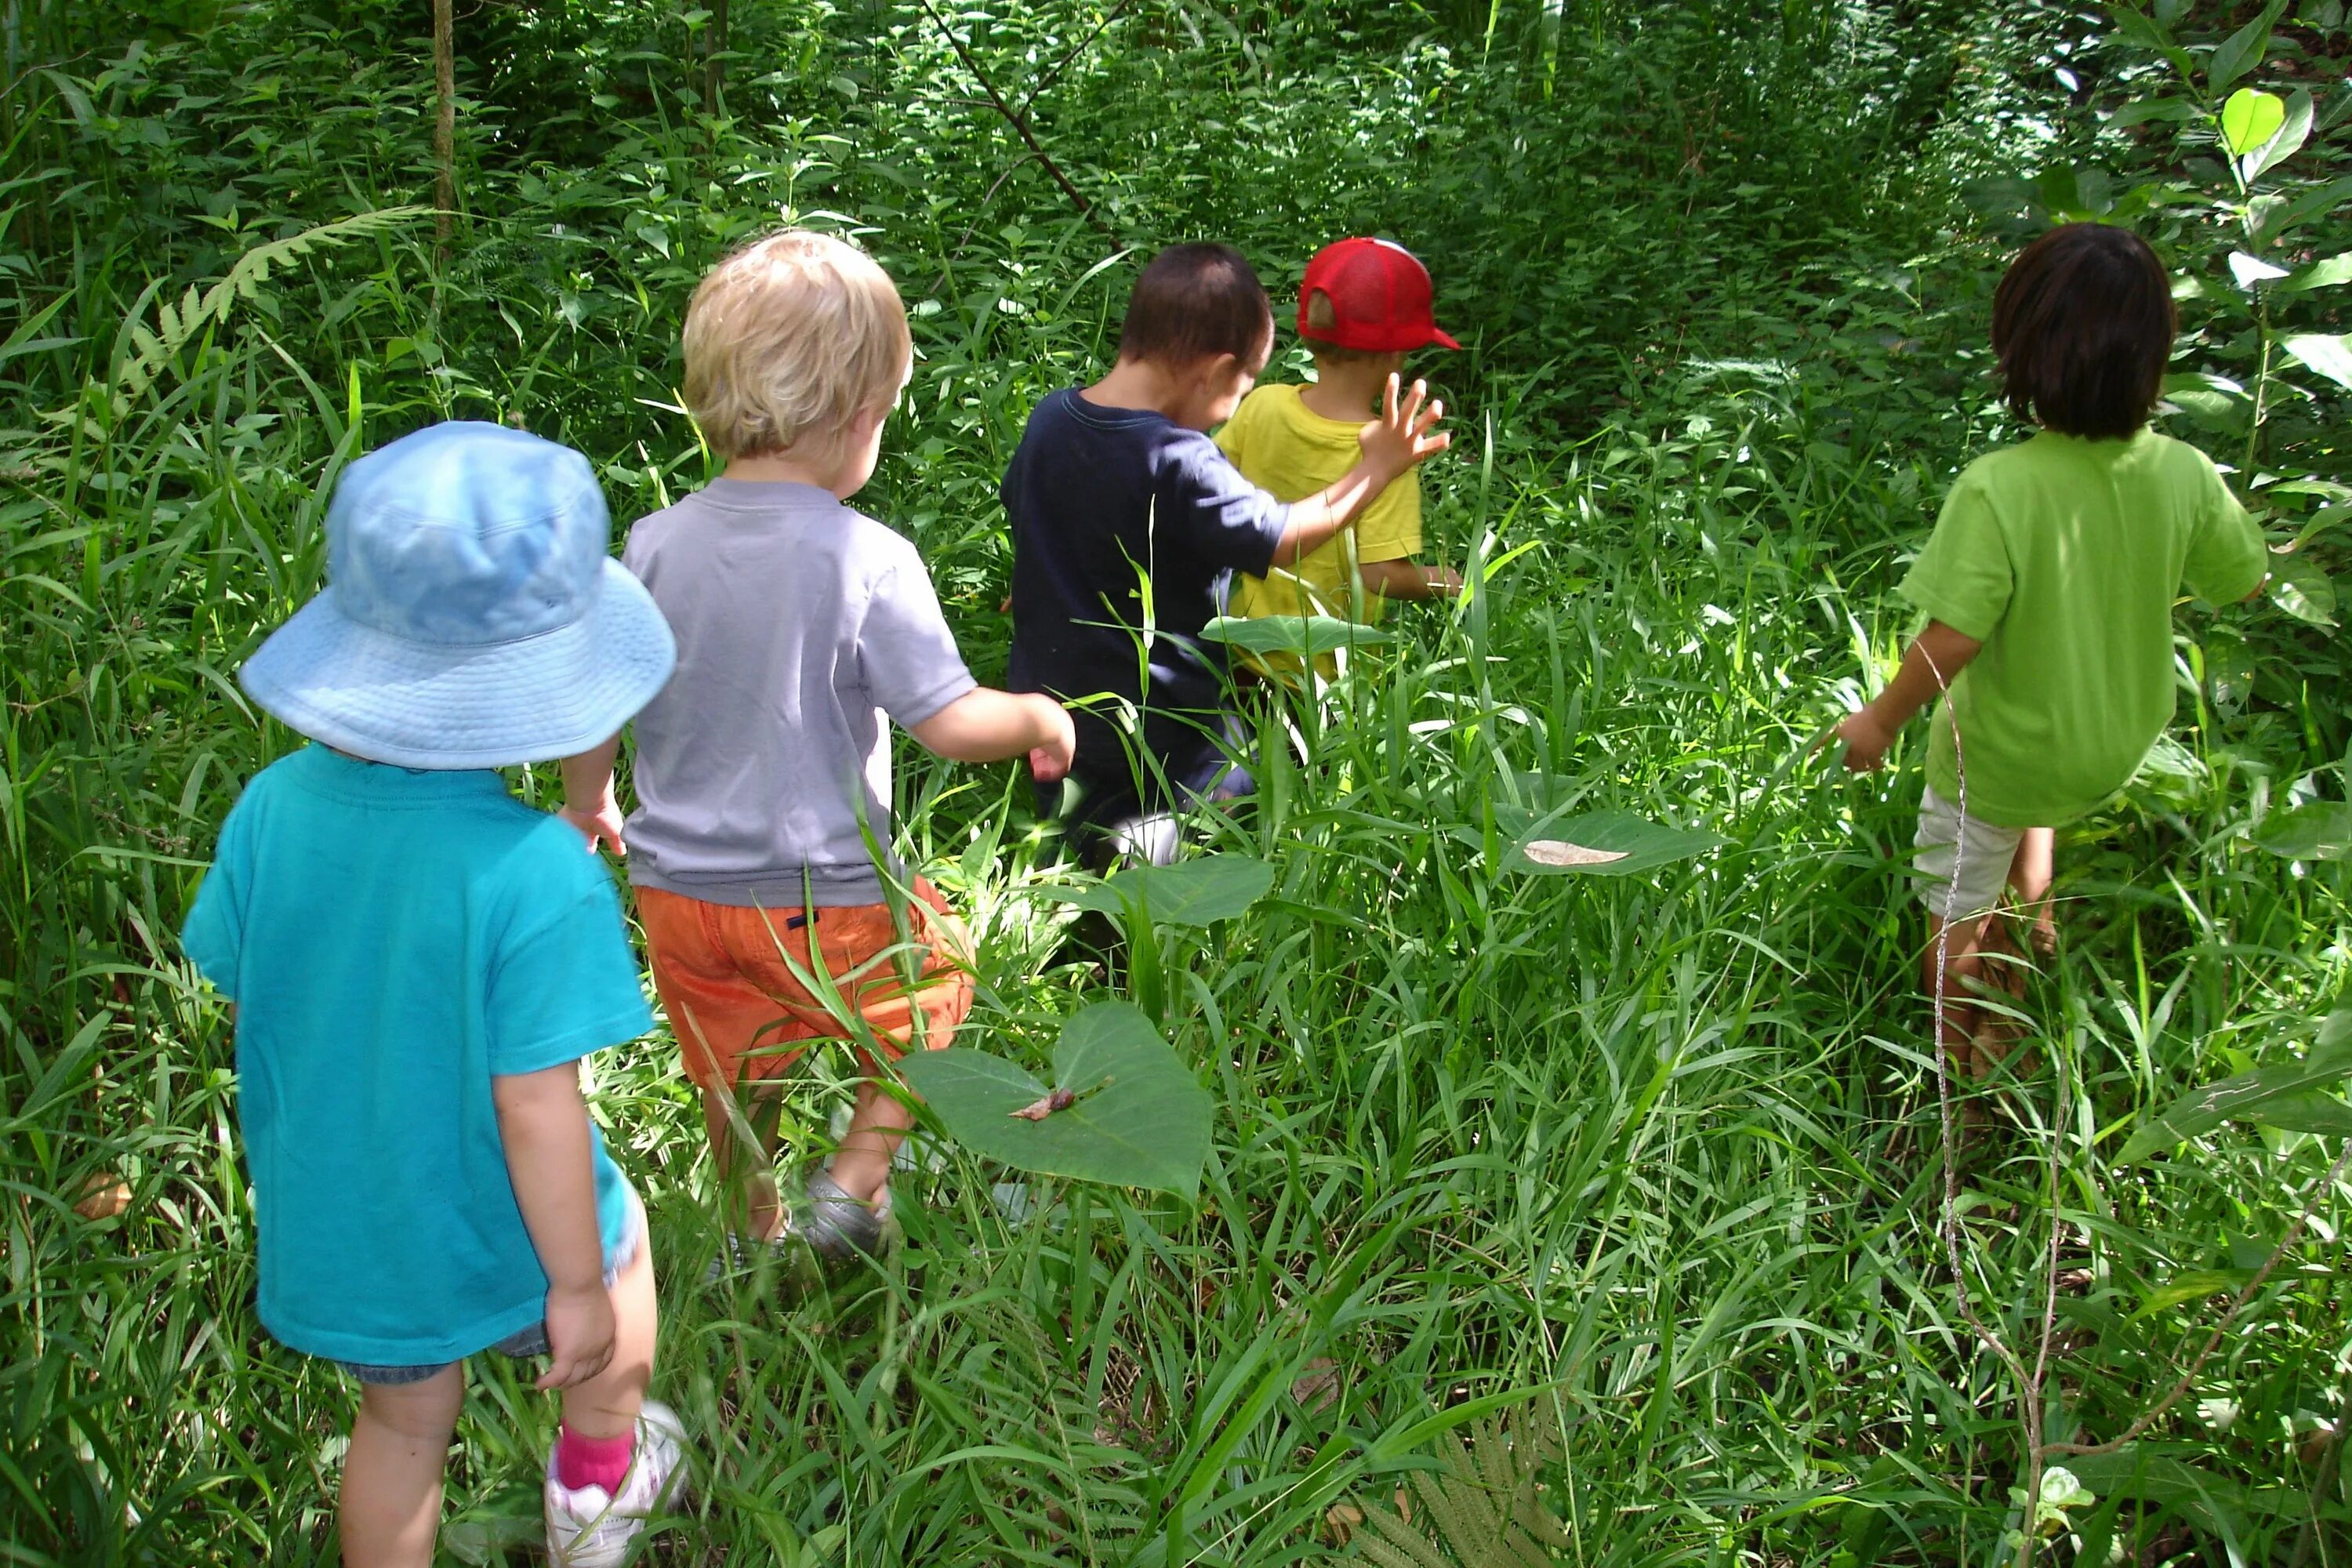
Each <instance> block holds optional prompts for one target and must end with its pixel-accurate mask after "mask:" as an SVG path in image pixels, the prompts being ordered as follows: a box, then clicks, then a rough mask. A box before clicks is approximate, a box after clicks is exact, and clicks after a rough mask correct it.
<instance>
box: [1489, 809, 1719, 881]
mask: <svg viewBox="0 0 2352 1568" xmlns="http://www.w3.org/2000/svg"><path fill="white" fill-rule="evenodd" d="M1727 842H1728V840H1727V839H1725V838H1723V837H1721V836H1719V835H1717V834H1713V833H1706V832H1702V831H1700V830H1698V829H1696V828H1689V827H1668V826H1665V825H1664V824H1663V823H1657V822H1652V821H1650V820H1649V819H1648V818H1646V817H1641V816H1634V815H1633V813H1632V812H1630V811H1593V812H1587V813H1586V814H1585V815H1583V816H1571V817H1569V818H1566V819H1565V820H1545V821H1540V822H1538V823H1537V824H1536V825H1535V826H1533V827H1531V828H1529V829H1528V831H1527V832H1526V833H1525V834H1524V835H1523V836H1522V837H1520V838H1519V840H1518V842H1517V843H1516V844H1514V845H1512V847H1511V848H1510V851H1509V853H1508V854H1507V855H1505V856H1504V858H1503V868H1504V869H1505V870H1507V871H1529V872H1533V873H1535V874H1536V875H1538V876H1546V877H1557V876H1562V875H1569V874H1576V875H1581V876H1587V877H1630V876H1633V874H1635V873H1636V872H1640V871H1647V870H1649V869H1651V868H1654V867H1658V866H1664V865H1667V864H1669V863H1671V862H1673V861H1675V860H1687V859H1689V858H1691V857H1692V856H1694V855H1703V854H1705V853H1706V851H1708V850H1710V849H1712V848H1714V847H1716V846H1717V845H1718V844H1723V843H1727Z"/></svg>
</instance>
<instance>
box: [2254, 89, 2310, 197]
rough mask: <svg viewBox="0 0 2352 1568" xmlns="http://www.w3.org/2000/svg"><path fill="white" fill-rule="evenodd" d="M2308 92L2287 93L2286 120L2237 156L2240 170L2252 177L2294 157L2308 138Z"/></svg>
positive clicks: (2297, 90) (2296, 90)
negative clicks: (2247, 150) (2250, 148)
mask: <svg viewBox="0 0 2352 1568" xmlns="http://www.w3.org/2000/svg"><path fill="white" fill-rule="evenodd" d="M2311 120H2312V109H2311V94H2309V93H2308V92H2305V90H2304V89H2301V88H2297V89H2294V92H2292V93H2290V94H2289V95H2288V96H2287V100H2286V123H2285V124H2284V125H2282V126H2280V127H2279V128H2278V129H2277V130H2276V131H2274V132H2272V133H2271V134H2270V135H2269V136H2268V137H2266V138H2265V139H2264V140H2263V143H2262V145H2261V146H2259V147H2256V148H2255V149H2254V150H2253V151H2252V152H2251V153H2247V154H2246V155H2245V156H2244V157H2243V158H2241V159H2239V160H2238V168H2239V170H2240V172H2241V173H2242V174H2244V176H2245V177H2246V178H2247V179H2249V180H2251V179H2253V178H2255V177H2256V176H2258V175H2261V174H2267V173H2268V172H2270V171H2271V170H2273V169H2275V168H2277V167H2278V166H2279V165H2280V164H2281V163H2285V162H2286V161H2287V160H2288V159H2289V158H2292V157H2294V155H2295V153H2298V152H2300V151H2302V149H2303V144H2304V143H2305V142H2307V141H2309V140H2310V139H2311Z"/></svg>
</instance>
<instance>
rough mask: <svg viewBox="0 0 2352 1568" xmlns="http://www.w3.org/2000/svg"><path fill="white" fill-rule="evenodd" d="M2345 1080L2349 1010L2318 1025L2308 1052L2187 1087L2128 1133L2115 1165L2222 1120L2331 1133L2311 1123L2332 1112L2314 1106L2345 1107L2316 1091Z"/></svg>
mask: <svg viewBox="0 0 2352 1568" xmlns="http://www.w3.org/2000/svg"><path fill="white" fill-rule="evenodd" d="M2346 1077H2352V1007H2346V1008H2340V1009H2338V1010H2337V1011H2336V1012H2335V1013H2332V1014H2330V1015H2329V1016H2327V1018H2326V1021H2325V1022H2323V1023H2322V1024H2321V1025H2320V1026H2319V1037H2318V1038H2317V1039H2316V1040H2315V1041H2314V1042H2313V1043H2312V1047H2311V1049H2310V1051H2309V1052H2308V1053H2306V1054H2305V1056H2303V1057H2302V1058H2299V1059H2294V1058H2291V1059H2289V1060H2286V1061H2278V1062H2272V1063H2270V1064H2269V1065H2267V1066H2265V1067H2259V1068H2254V1069H2253V1070H2252V1072H2242V1073H2239V1074H2237V1075H2236V1076H2235V1077H2233V1078H2225V1079H2222V1080H2221V1082H2219V1083H2209V1084H2207V1085H2206V1086H2205V1087H2204V1088H2202V1089H2192V1090H2190V1091H2189V1093H2187V1094H2185V1095H2183V1096H2181V1097H2180V1098H2179V1100H2174V1101H2173V1102H2172V1104H2171V1105H2170V1106H2169V1107H2168V1108H2167V1109H2166V1110H2165V1111H2164V1114H2162V1115H2161V1116H2158V1117H2156V1118H2154V1119H2153V1120H2151V1121H2148V1122H2147V1124H2145V1125H2144V1126H2142V1127H2141V1128H2140V1130H2139V1131H2137V1132H2135V1133H2133V1134H2132V1135H2131V1141H2130V1142H2127V1143H2126V1144H2125V1145H2124V1146H2123V1150H2122V1152H2119V1153H2118V1154H2116V1164H2118V1165H2128V1164H2131V1163H2134V1162H2136V1161H2139V1160H2145V1159H2147V1157H2148V1156H2149V1155H2150V1154H2153V1153H2156V1152H2158V1151H2160V1150H2164V1149H2169V1148H2171V1147H2173V1146H2174V1145H2175V1144H2178V1143H2182V1142H2187V1141H2188V1140H2189V1139H2191V1138H2194V1137H2196V1136H2198V1135H2199V1134H2200V1133H2202V1132H2209V1131H2212V1130H2213V1129H2214V1128H2216V1127H2219V1126H2220V1125H2221V1123H2222V1122H2224V1121H2260V1122H2268V1123H2270V1124H2272V1125H2273V1126H2285V1127H2287V1128H2288V1130H2289V1131H2331V1130H2332V1129H2331V1128H2329V1127H2327V1126H2324V1125H2314V1123H2315V1122H2320V1121H2327V1120H2329V1119H2332V1117H2333V1114H2334V1113H2333V1112H2331V1111H2326V1110H2321V1109H2320V1107H2319V1104H2318V1102H2319V1101H2321V1100H2326V1101H2327V1102H2328V1103H2329V1104H2331V1105H2335V1106H2336V1109H2338V1110H2343V1109H2345V1108H2344V1107H2343V1106H2342V1105H2341V1103H2340V1102H2338V1101H2336V1100H2334V1098H2333V1097H2332V1096H2328V1095H2325V1094H2322V1093H2320V1090H2322V1089H2326V1088H2327V1087H2328V1086H2329V1085H2331V1084H2334V1083H2336V1082H2337V1081H2338V1080H2340V1079H2344V1078H2346ZM2347 1114H2352V1113H2347Z"/></svg>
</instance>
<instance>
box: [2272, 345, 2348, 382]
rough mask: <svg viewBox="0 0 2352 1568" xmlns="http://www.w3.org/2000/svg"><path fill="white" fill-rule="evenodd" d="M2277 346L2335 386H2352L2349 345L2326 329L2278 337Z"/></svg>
mask: <svg viewBox="0 0 2352 1568" xmlns="http://www.w3.org/2000/svg"><path fill="white" fill-rule="evenodd" d="M2279 347H2281V348H2283V349H2284V350H2286V352H2287V353H2290V354H2293V355H2294V357H2295V359H2296V360H2297V361H2299V362H2300V363H2302V364H2304V365H2305V367H2306V368H2308V369H2311V370H2315V371H2317V372H2318V373H2319V374H2322V375H2324V376H2326V378H2327V379H2328V380H2330V381H2332V382H2334V383H2335V384H2336V385H2338V386H2352V347H2347V346H2346V344H2345V342H2344V339H2343V338H2342V337H2340V336H2333V335H2330V334H2329V333H2326V332H2301V333H2298V334H2296V335H2295V336H2294V337H2291V338H2281V339H2280V340H2279Z"/></svg>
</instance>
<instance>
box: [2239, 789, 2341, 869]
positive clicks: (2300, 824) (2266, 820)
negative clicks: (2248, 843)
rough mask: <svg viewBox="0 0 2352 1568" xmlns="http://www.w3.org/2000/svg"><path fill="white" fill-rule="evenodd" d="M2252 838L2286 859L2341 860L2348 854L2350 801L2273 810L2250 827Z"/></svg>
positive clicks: (2334, 801) (2311, 802) (2318, 802)
mask: <svg viewBox="0 0 2352 1568" xmlns="http://www.w3.org/2000/svg"><path fill="white" fill-rule="evenodd" d="M2253 839H2254V842H2255V843H2256V844H2258V845H2260V846H2261V847H2263V848H2264V849H2267V850H2269V851H2270V852H2271V853H2272V854H2273V855H2278V856H2283V857H2284V858H2287V859H2289V860H2342V859H2344V858H2347V857H2352V804H2347V802H2344V801H2340V800H2314V801H2306V802H2305V804H2303V805H2298V806H2296V807H2294V809H2293V810H2291V811H2273V812H2272V813H2271V814H2270V815H2269V816H2265V817H2263V825H2262V826H2260V827H2257V828H2255V829H2254V832H2253Z"/></svg>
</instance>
